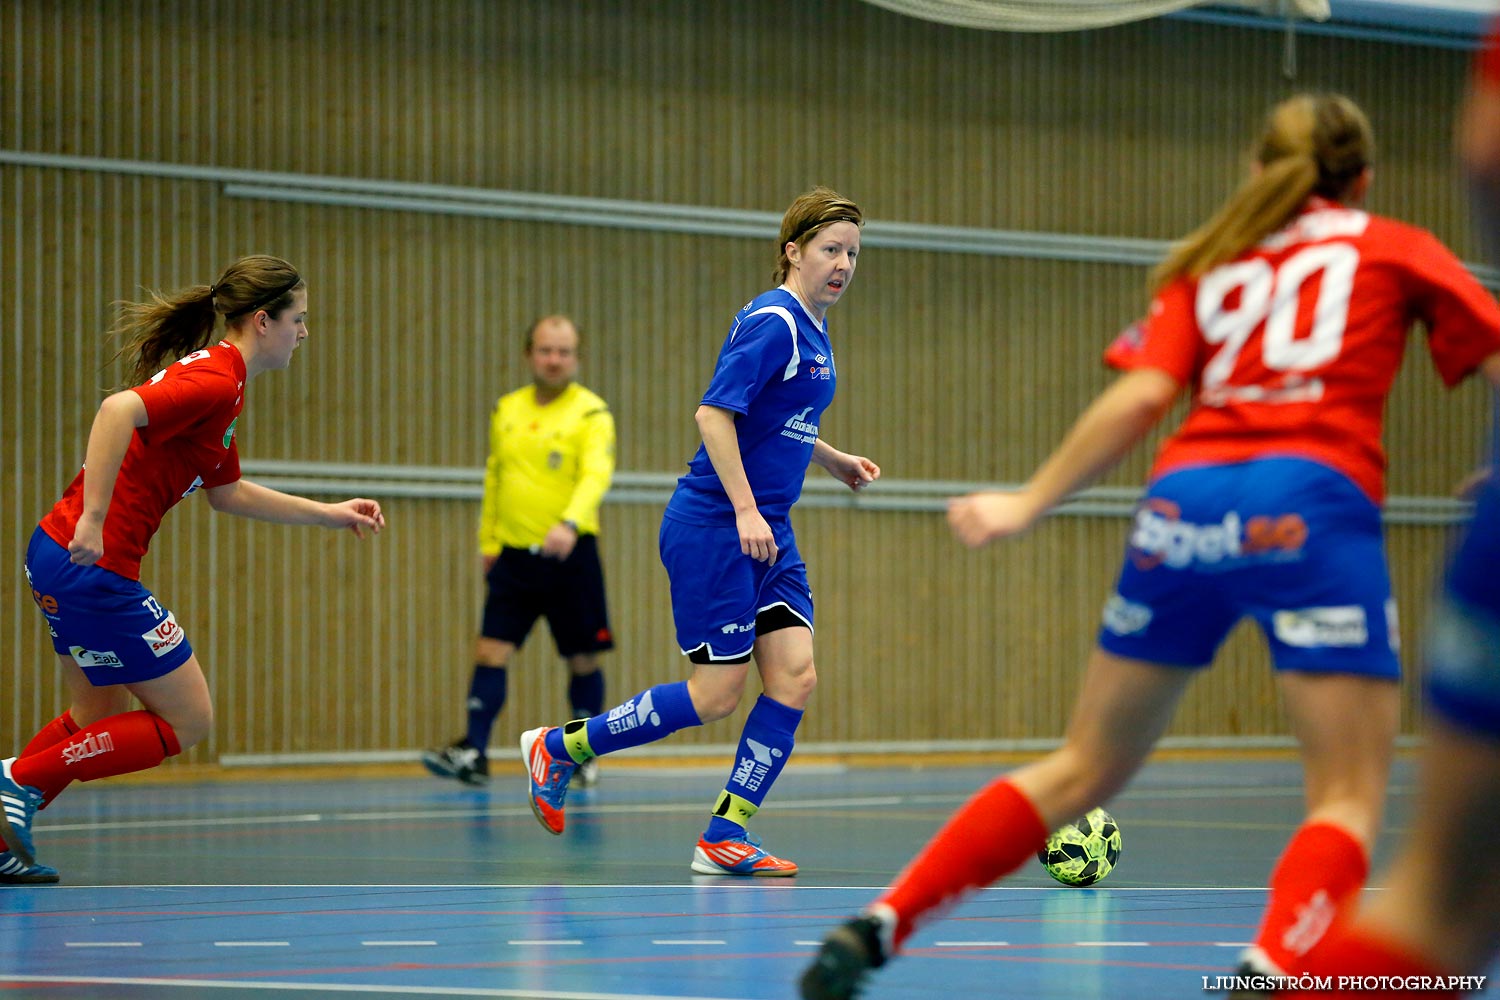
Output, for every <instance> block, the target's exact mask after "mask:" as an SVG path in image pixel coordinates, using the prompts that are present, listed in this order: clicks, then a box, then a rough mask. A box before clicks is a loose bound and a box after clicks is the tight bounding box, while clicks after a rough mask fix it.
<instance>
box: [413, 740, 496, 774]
mask: <svg viewBox="0 0 1500 1000" xmlns="http://www.w3.org/2000/svg"><path fill="white" fill-rule="evenodd" d="M422 764H423V766H425V767H426V768H427V770H429V771H431V772H432V773H433V774H435V775H437V776H438V777H439V778H457V779H458V780H459V781H462V782H463V783H464V784H466V785H487V784H489V783H490V762H489V758H487V757H485V755H484V754H482V753H480V752H479V750H478V749H476V748H475V747H474V746H473V745H472V744H470V743H469V741H468V740H466V739H462V740H457V741H455V742H453V743H450V744H448V745H447V746H445V747H443V748H441V749H439V750H423V751H422Z"/></svg>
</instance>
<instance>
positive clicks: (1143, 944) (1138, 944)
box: [1073, 941, 1151, 948]
mask: <svg viewBox="0 0 1500 1000" xmlns="http://www.w3.org/2000/svg"><path fill="white" fill-rule="evenodd" d="M1073 943H1074V944H1075V945H1077V946H1078V947H1080V948H1149V947H1150V946H1151V942H1150V941H1074V942H1073Z"/></svg>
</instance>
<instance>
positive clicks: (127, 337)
mask: <svg viewBox="0 0 1500 1000" xmlns="http://www.w3.org/2000/svg"><path fill="white" fill-rule="evenodd" d="M306 285H307V282H306V281H304V280H303V279H302V276H301V275H300V274H298V273H297V269H296V268H295V267H293V266H292V265H291V264H288V263H287V262H286V261H284V260H282V259H281V258H280V257H269V256H265V255H259V254H258V255H254V256H250V257H241V258H240V259H239V260H237V261H235V262H234V263H233V264H230V265H229V266H228V267H226V268H225V269H224V273H222V274H221V275H219V280H218V281H216V282H214V283H213V284H212V285H192V286H190V287H188V288H184V289H181V290H179V291H176V292H171V293H166V294H164V293H162V292H156V291H151V292H148V293H147V294H148V296H149V297H148V299H147V301H145V302H127V301H120V302H116V303H114V305H115V308H116V309H117V310H118V311H119V314H118V315H117V316H116V317H115V321H114V323H113V325H111V326H110V330H109V332H110V334H111V336H113V337H115V338H117V339H118V340H120V341H122V342H123V344H122V346H121V347H120V349H119V350H118V351H117V352H115V355H114V359H119V358H121V357H129V356H130V355H132V354H133V355H134V358H133V360H132V361H131V362H130V366H131V367H130V376H129V378H130V381H129V383H128V384H130V385H139V384H140V383H142V382H144V381H146V380H147V379H148V378H150V377H151V376H152V375H154V374H156V373H157V372H158V371H160V370H161V369H162V368H164V367H166V366H167V365H169V364H171V363H172V362H173V361H176V360H177V359H178V358H182V357H186V356H187V355H189V354H191V353H193V352H194V351H197V350H202V349H203V348H204V347H206V346H208V342H209V341H210V340H211V339H212V338H213V333H214V327H215V325H216V324H217V322H218V318H219V316H221V315H222V316H223V317H224V321H225V324H226V325H228V324H230V323H232V322H233V321H235V320H238V319H240V318H241V317H244V316H248V315H250V314H252V313H255V312H257V311H259V310H261V309H264V310H265V311H266V312H268V313H270V314H271V315H272V316H276V315H278V314H279V313H281V312H282V311H283V310H285V309H286V308H287V307H288V306H290V305H291V304H292V293H293V292H295V291H296V290H297V289H299V288H305V287H306Z"/></svg>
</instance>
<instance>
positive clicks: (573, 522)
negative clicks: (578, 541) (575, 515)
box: [562, 521, 582, 535]
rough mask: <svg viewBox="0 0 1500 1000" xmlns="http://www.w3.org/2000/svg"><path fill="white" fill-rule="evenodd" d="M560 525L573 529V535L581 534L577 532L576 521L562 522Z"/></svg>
mask: <svg viewBox="0 0 1500 1000" xmlns="http://www.w3.org/2000/svg"><path fill="white" fill-rule="evenodd" d="M562 524H564V525H566V526H567V527H569V528H572V529H573V534H575V535H579V534H582V532H580V531H579V530H578V522H577V521H563V522H562Z"/></svg>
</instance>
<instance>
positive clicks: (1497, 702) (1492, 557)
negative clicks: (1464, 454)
mask: <svg viewBox="0 0 1500 1000" xmlns="http://www.w3.org/2000/svg"><path fill="white" fill-rule="evenodd" d="M1497 475H1500V474H1497ZM1497 566H1500V478H1497V476H1496V475H1492V476H1491V477H1490V479H1489V480H1488V481H1487V482H1486V483H1485V485H1484V487H1483V488H1482V489H1481V490H1480V493H1479V499H1478V503H1477V505H1476V507H1475V510H1474V518H1473V520H1472V521H1471V522H1470V524H1469V526H1468V528H1467V529H1466V530H1465V532H1464V535H1463V540H1462V541H1461V542H1460V543H1459V546H1458V548H1457V549H1456V550H1455V551H1454V553H1453V558H1452V560H1451V561H1450V563H1449V565H1448V574H1447V579H1446V587H1445V593H1444V595H1443V600H1442V602H1441V603H1440V604H1439V606H1438V608H1437V610H1436V611H1435V612H1434V614H1433V616H1432V619H1433V620H1432V624H1431V626H1430V627H1429V629H1428V634H1427V639H1426V656H1425V660H1426V675H1425V686H1426V689H1427V702H1428V704H1429V705H1430V706H1432V708H1433V709H1435V710H1436V711H1437V712H1438V713H1439V714H1440V715H1442V716H1443V717H1444V718H1445V719H1447V720H1448V721H1449V722H1451V723H1453V724H1455V725H1458V726H1462V727H1463V728H1466V729H1471V730H1476V731H1478V732H1481V733H1484V734H1487V735H1489V736H1492V737H1496V738H1500V571H1497V569H1496V567H1497Z"/></svg>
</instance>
